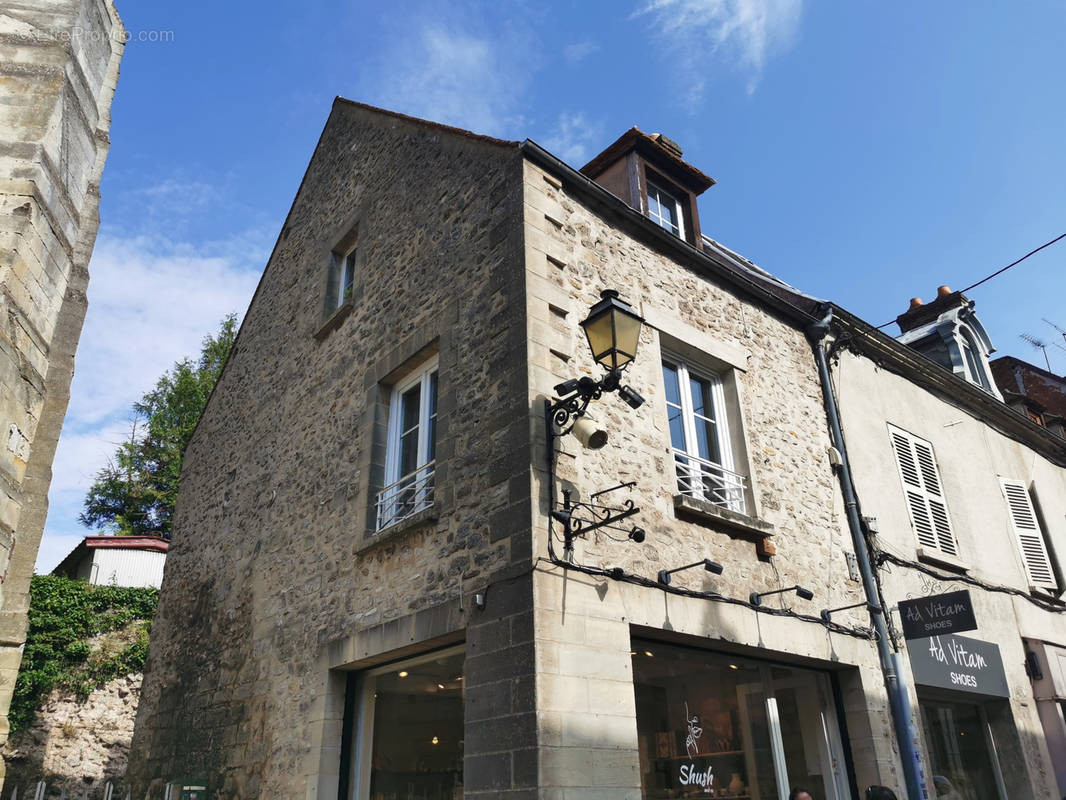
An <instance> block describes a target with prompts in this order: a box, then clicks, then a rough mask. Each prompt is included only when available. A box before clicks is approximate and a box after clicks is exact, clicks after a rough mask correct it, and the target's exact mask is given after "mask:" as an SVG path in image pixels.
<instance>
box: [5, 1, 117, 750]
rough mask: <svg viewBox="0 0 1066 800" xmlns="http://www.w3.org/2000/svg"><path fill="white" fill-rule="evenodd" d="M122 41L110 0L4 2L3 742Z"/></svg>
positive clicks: (77, 327)
mask: <svg viewBox="0 0 1066 800" xmlns="http://www.w3.org/2000/svg"><path fill="white" fill-rule="evenodd" d="M124 45H125V29H124V28H123V27H122V22H121V20H120V19H119V17H118V14H117V13H116V11H115V7H114V4H113V3H112V2H111V0H49V2H47V3H39V2H37V3H34V2H25V1H24V0H3V2H0V75H3V82H2V87H0V96H2V101H3V102H2V103H0V130H2V131H3V133H2V134H0V207H2V211H3V213H2V215H0V219H2V221H0V303H2V304H3V318H2V320H0V415H2V419H0V424H2V425H3V436H4V439H3V442H4V447H3V448H0V592H2V595H0V741H2V740H3V739H4V738H6V735H7V709H8V705H9V703H10V700H11V692H12V689H13V688H14V683H15V676H16V675H17V673H18V667H19V660H20V658H21V654H22V644H23V642H24V640H25V633H26V610H27V605H28V602H29V596H28V593H29V581H30V576H31V575H32V574H33V564H34V562H35V561H36V558H37V548H38V545H39V544H40V540H41V534H42V533H43V531H44V522H45V515H46V512H47V508H48V485H49V482H50V481H51V476H52V472H51V470H52V458H53V456H54V454H55V447H56V442H57V440H58V438H59V431H60V428H61V426H62V423H63V416H64V414H65V413H66V409H67V401H68V399H69V390H70V380H71V377H72V375H73V371H74V351H75V349H76V347H77V344H78V337H79V335H80V333H81V327H82V322H83V320H84V318H85V308H86V300H85V289H86V285H87V283H88V280H89V273H88V264H89V256H90V255H91V253H92V249H93V243H94V242H95V240H96V230H97V227H98V224H99V213H98V212H99V205H100V176H101V173H102V172H103V168H104V161H105V159H106V158H107V151H108V145H109V139H108V130H109V128H110V125H111V117H110V107H111V99H112V97H113V96H114V92H115V86H116V83H117V81H118V68H119V61H120V60H121V58H122V52H123V48H124Z"/></svg>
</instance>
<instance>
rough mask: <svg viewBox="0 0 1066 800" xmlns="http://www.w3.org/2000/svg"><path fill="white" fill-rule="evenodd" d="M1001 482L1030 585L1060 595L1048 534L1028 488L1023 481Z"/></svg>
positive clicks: (1008, 480)
mask: <svg viewBox="0 0 1066 800" xmlns="http://www.w3.org/2000/svg"><path fill="white" fill-rule="evenodd" d="M999 482H1000V486H1002V487H1003V496H1004V497H1005V498H1006V500H1007V512H1008V514H1009V516H1010V521H1011V528H1012V529H1013V530H1014V535H1015V537H1016V539H1017V541H1018V549H1019V551H1020V552H1021V556H1022V563H1023V564H1025V572H1026V575H1027V576H1028V578H1029V585H1030V586H1037V587H1039V588H1041V589H1049V590H1050V591H1053V592H1054V591H1057V590H1058V588H1059V585H1058V581H1056V580H1055V570H1054V569H1053V568H1052V566H1051V558H1050V557H1049V555H1048V548H1047V541H1046V539H1045V535H1046V534H1045V533H1044V531H1043V530H1041V528H1040V521H1039V520H1038V518H1037V515H1036V511H1035V510H1034V508H1033V501H1032V498H1031V497H1030V496H1029V489H1028V487H1026V485H1025V484H1024V483H1022V482H1021V481H1015V480H1011V479H1010V478H1000V479H999Z"/></svg>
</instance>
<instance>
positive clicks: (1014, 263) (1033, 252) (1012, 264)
mask: <svg viewBox="0 0 1066 800" xmlns="http://www.w3.org/2000/svg"><path fill="white" fill-rule="evenodd" d="M1061 239H1066V233H1062V234H1059V235H1058V236H1056V237H1055V238H1054V239H1052V240H1051V241H1050V242H1044V243H1043V244H1042V245H1040V247H1038V248H1036V249H1035V250H1030V251H1029V252H1028V253H1026V254H1025V255H1024V256H1022V257H1021V258H1019V259H1018V260H1017V261H1012V262H1010V263H1009V264H1007V266H1005V267H1002V268H1001V269H997V270H996V271H995V272H993V273H992V274H991V275H989V276H987V277H985V278H981V280H979V281H978V282H977V283H971V284H970V285H969V286H967V287H966V288H965V289H960V290H959V293H960V294H963V293H965V292H968V291H970V290H971V289H976V288H977V287H978V286H980V285H981V284H982V283H985V282H987V281H990V280H992V279H993V278H994V277H996V276H997V275H1002V274H1003V273H1004V272H1006V271H1007V270H1008V269H1010V268H1011V267H1015V266H1017V265H1018V264H1021V263H1022V262H1023V261H1025V259H1027V258H1029V256H1034V255H1036V254H1037V253H1039V252H1040V251H1041V250H1043V249H1044V248H1045V247H1051V245H1053V244H1055V242H1057V241H1059V240H1061ZM893 322H895V320H894V319H890V320H889V321H888V322H886V323H885V324H884V325H878V326H877V328H878V330H880V329H881V328H887V327H888V326H889V325H891V324H892V323H893Z"/></svg>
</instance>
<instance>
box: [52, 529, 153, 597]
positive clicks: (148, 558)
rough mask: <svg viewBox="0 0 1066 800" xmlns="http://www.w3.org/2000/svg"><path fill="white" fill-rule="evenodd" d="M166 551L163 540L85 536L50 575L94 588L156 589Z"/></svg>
mask: <svg viewBox="0 0 1066 800" xmlns="http://www.w3.org/2000/svg"><path fill="white" fill-rule="evenodd" d="M169 548H170V541H169V540H168V539H165V538H163V537H162V536H86V537H85V538H84V539H82V540H81V541H80V542H78V546H77V547H75V548H74V549H73V550H71V551H70V552H69V553H68V554H67V556H66V558H64V559H63V560H62V561H60V562H59V566H57V567H56V568H55V569H54V570H52V574H53V575H62V576H63V577H65V578H76V579H80V580H83V581H88V582H89V583H92V584H97V585H99V584H103V585H105V586H106V585H108V584H113V585H115V586H133V587H151V588H153V589H158V588H159V587H160V585H161V584H162V583H163V565H164V564H165V563H166V560H167V550H168V549H169Z"/></svg>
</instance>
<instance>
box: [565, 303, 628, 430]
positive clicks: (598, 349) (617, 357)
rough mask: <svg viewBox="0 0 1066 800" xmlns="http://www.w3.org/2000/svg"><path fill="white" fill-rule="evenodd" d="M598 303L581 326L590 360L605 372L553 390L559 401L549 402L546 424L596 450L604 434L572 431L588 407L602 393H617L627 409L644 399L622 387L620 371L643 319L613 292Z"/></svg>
mask: <svg viewBox="0 0 1066 800" xmlns="http://www.w3.org/2000/svg"><path fill="white" fill-rule="evenodd" d="M600 298H601V299H600V302H598V303H596V305H594V306H593V307H592V308H590V309H589V315H588V317H587V318H586V319H585V321H584V322H582V323H581V327H582V328H584V329H585V336H586V338H588V342H589V349H591V350H592V358H593V359H594V360H595V361H596V363H597V364H599V365H600V366H601V367H603V368H604V369H605V370H607V374H606V375H604V376H603V377H602V378H600V380H598V381H597V380H594V379H593V378H590V377H588V376H586V377H583V378H571V379H570V380H568V381H563V382H562V383H560V384H558V385H557V386H556V387H555V393H556V395H558V397H559V399H558V400H556V401H555V402H554V403H551V402H549V404H548V409H549V411H548V413H549V421H550V422H551V424H552V425H553V426H554V427H555V428H556V430H555V431H551V433H553V434H554V435H556V436H564V435H565V434H567V433H569V432H570V431H571V430H574V432H575V433H576V434H578V436H579V437H583V438H582V444H584V445H585V446H586V447H589V448H590V449H597V448H599V447H603V445H604V444H606V442H607V439H606V432H605V431H604V432H602V436H599V437H593V436H591V432H590V431H589V429H588V428H587V426H582V427H583V428H584V430H583V431H582V429H581V428H578V429H575V425H576V424H578V421H579V420H580V419H581V418H582V417H583V416H584V415H585V409H586V408H588V404H589V403H590V402H591V401H593V400H595V399H597V398H599V397H601V396H602V395H603V394H604V393H605V392H618V395H619V397H621V398H622V400H623V401H624V402H625V403H626V404H627V405H629V407H630V408H640V406H642V405H643V404H644V398H643V397H641V396H640V394H638V393H637V392H636V390H634V389H632V388H631V387H629V386H623V385H622V372H623V371H624V370H625V369H626V367H628V366H629V365H630V363H632V361H633V359H634V358H635V357H636V355H637V346H638V345H639V344H640V329H641V326H642V325H643V324H644V319H643V318H642V317H641V316H640V315H639V314H637V312H636V311H634V310H633V307H632V306H630V305H629V304H628V303H626V302H624V301H623V300H620V299H619V298H618V292H616V291H615V290H614V289H604V290H603V291H602V292H600Z"/></svg>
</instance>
